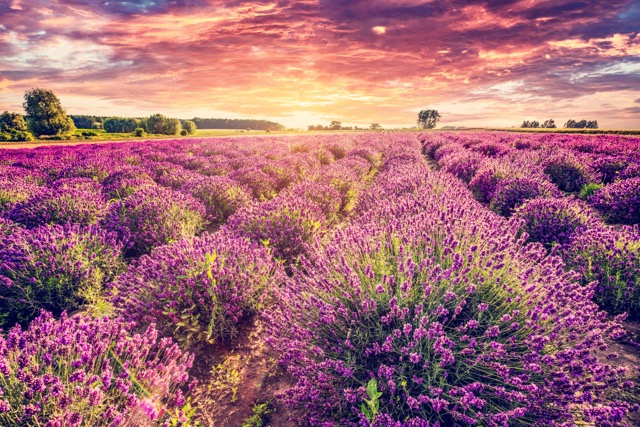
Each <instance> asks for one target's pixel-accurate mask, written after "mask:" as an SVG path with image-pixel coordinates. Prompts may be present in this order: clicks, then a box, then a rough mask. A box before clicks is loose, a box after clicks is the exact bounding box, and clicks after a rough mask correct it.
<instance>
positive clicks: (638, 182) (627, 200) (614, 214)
mask: <svg viewBox="0 0 640 427" xmlns="http://www.w3.org/2000/svg"><path fill="white" fill-rule="evenodd" d="M588 201H589V203H590V204H591V206H593V207H594V208H595V209H596V210H597V211H599V212H600V213H601V214H602V216H603V217H604V219H605V220H606V221H607V222H610V223H616V224H638V223H640V177H638V178H629V179H624V180H622V181H618V182H614V183H613V184H609V185H605V186H604V187H602V188H601V189H599V190H598V191H596V192H595V193H594V194H593V195H592V196H591V197H589V199H588Z"/></svg>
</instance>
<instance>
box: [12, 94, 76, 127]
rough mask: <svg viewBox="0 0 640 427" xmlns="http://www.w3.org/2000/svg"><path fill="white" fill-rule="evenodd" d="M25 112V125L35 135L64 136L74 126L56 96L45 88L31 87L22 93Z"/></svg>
mask: <svg viewBox="0 0 640 427" xmlns="http://www.w3.org/2000/svg"><path fill="white" fill-rule="evenodd" d="M22 105H23V107H24V110H25V111H26V113H27V125H28V127H29V130H30V131H31V132H32V133H33V134H34V135H36V136H41V135H57V136H66V135H70V134H72V133H73V132H75V130H76V127H75V126H74V124H73V120H71V118H70V117H69V116H67V113H66V112H65V110H64V108H62V104H61V103H60V100H59V99H58V97H57V96H56V95H55V94H54V93H53V92H52V91H50V90H47V89H32V90H30V91H27V92H26V93H25V94H24V103H23V104H22Z"/></svg>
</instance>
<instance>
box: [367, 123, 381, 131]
mask: <svg viewBox="0 0 640 427" xmlns="http://www.w3.org/2000/svg"><path fill="white" fill-rule="evenodd" d="M369 129H371V130H381V129H382V126H380V123H371V126H369Z"/></svg>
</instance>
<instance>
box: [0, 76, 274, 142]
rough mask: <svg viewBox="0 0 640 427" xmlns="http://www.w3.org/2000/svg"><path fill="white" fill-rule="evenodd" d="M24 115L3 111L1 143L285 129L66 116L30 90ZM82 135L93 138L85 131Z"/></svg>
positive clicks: (48, 94)
mask: <svg viewBox="0 0 640 427" xmlns="http://www.w3.org/2000/svg"><path fill="white" fill-rule="evenodd" d="M22 106H23V108H24V111H25V115H21V114H18V113H10V112H8V111H5V112H4V113H2V114H0V141H1V140H8V141H32V140H34V137H38V138H53V139H62V138H69V137H70V136H71V135H73V134H74V133H75V132H76V130H77V129H103V130H104V131H105V132H107V133H132V134H133V135H135V136H145V135H146V134H147V133H151V134H161V135H183V136H186V135H193V134H194V133H195V131H196V129H197V128H198V127H202V128H204V129H247V128H250V129H256V130H267V131H269V130H284V126H282V125H281V124H279V123H275V122H271V121H268V120H249V119H202V118H197V117H196V118H195V119H193V120H180V119H177V118H171V117H165V116H164V115H162V114H153V115H151V116H149V117H105V116H93V115H73V114H72V115H68V114H67V112H66V111H65V109H64V108H63V107H62V103H61V102H60V99H59V98H58V97H57V96H56V95H55V94H54V93H53V92H52V91H50V90H47V89H40V88H38V89H32V90H30V91H27V92H26V93H25V95H24V102H23V104H22ZM82 134H83V135H95V133H92V132H88V133H87V132H84V131H83V133H82Z"/></svg>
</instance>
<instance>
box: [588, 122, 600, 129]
mask: <svg viewBox="0 0 640 427" xmlns="http://www.w3.org/2000/svg"><path fill="white" fill-rule="evenodd" d="M586 128H587V129H598V121H597V120H589V121H588V122H587V126H586Z"/></svg>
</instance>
